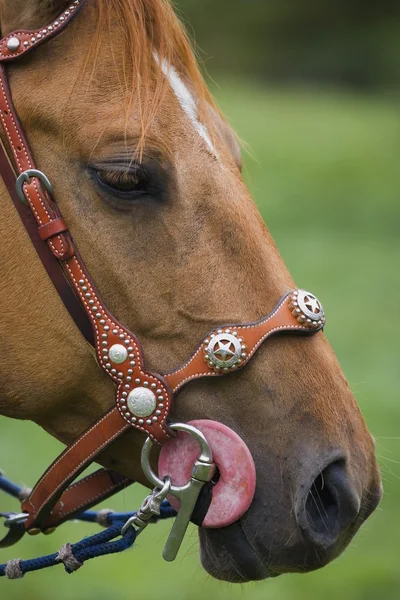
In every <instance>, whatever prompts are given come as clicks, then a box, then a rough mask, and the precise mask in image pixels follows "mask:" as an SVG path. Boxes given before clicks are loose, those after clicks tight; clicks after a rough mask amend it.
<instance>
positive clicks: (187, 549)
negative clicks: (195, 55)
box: [0, 0, 400, 600]
mask: <svg viewBox="0 0 400 600" xmlns="http://www.w3.org/2000/svg"><path fill="white" fill-rule="evenodd" d="M179 6H180V8H181V9H182V10H183V11H184V12H185V14H186V15H187V17H185V20H188V21H190V22H191V25H192V27H193V29H194V30H195V31H196V38H197V40H198V42H199V43H200V44H201V46H202V48H203V49H204V50H205V52H206V53H207V54H206V56H207V55H208V56H209V58H207V59H206V60H205V63H206V67H207V69H208V71H209V72H210V73H211V74H212V76H213V77H214V79H215V80H217V82H218V85H219V87H215V86H214V88H215V94H216V97H217V100H218V102H219V104H220V106H221V108H222V110H223V111H224V112H225V114H226V115H227V117H228V119H229V120H230V122H231V123H232V125H233V126H234V128H235V129H236V130H237V131H238V133H239V134H240V136H241V137H242V138H243V139H244V140H245V141H246V142H247V143H248V145H249V148H250V150H251V155H247V154H245V177H246V180H247V181H248V184H249V187H250V189H251V191H252V193H253V195H254V197H255V200H256V202H257V204H258V206H259V208H260V210H261V212H262V214H263V216H264V218H265V220H266V222H267V224H268V226H269V228H270V230H271V232H272V234H273V236H274V237H275V240H276V242H277V244H278V246H279V248H280V250H281V253H282V255H283V257H284V259H285V260H286V262H287V264H288V266H289V268H290V270H291V272H292V273H293V275H294V277H295V279H296V280H297V282H298V283H299V284H300V285H301V286H304V287H305V288H309V289H312V290H314V291H315V292H316V294H317V295H318V296H319V297H320V298H322V300H323V302H324V306H325V309H326V312H327V313H328V317H329V318H328V325H327V327H326V333H327V335H328V337H329V339H330V341H331V343H332V345H333V347H334V348H335V350H336V352H337V354H338V356H339V359H340V361H341V363H342V366H343V369H344V371H345V373H346V375H347V377H348V379H349V381H350V384H351V386H352V388H353V390H354V392H355V394H356V397H357V399H358V402H359V404H360V407H361V409H362V411H363V413H364V415H365V417H366V420H367V422H368V424H369V426H370V428H371V430H372V432H373V434H374V435H375V437H376V440H377V453H378V456H379V461H380V465H381V468H382V474H383V480H384V486H385V495H384V499H383V501H382V503H381V505H380V507H379V509H378V510H377V511H376V513H375V514H374V515H373V516H372V517H371V519H370V520H368V522H367V523H366V524H365V526H363V528H362V530H361V531H360V533H359V534H358V535H357V537H356V539H355V540H354V542H353V543H352V545H351V546H350V548H349V549H348V550H347V551H346V552H345V553H344V555H343V556H342V557H340V558H339V559H338V560H336V561H335V562H334V563H332V564H331V565H329V566H328V567H326V568H324V569H323V570H321V571H319V572H316V573H312V574H309V575H291V576H285V577H281V578H278V579H276V580H271V581H267V582H261V583H254V584H248V585H245V586H237V585H229V584H225V583H220V582H216V581H214V580H212V579H211V578H210V577H208V576H207V575H206V574H205V573H204V572H203V571H202V569H201V567H200V564H199V559H198V548H197V538H196V531H195V528H193V529H192V530H191V534H190V535H189V536H188V537H187V539H186V541H185V545H184V548H183V551H182V552H181V554H180V556H179V558H178V560H177V561H176V562H175V563H173V564H172V565H170V564H167V563H164V562H163V561H162V559H161V552H162V548H163V543H164V541H165V539H166V536H167V533H168V530H169V527H170V525H168V524H160V525H157V526H154V527H151V528H149V529H148V530H147V531H146V533H145V534H144V535H143V536H142V537H141V538H140V539H139V541H138V543H137V545H136V547H135V548H134V549H132V550H131V551H128V552H126V553H125V554H123V555H121V556H117V557H110V558H108V557H107V558H104V559H97V560H96V561H94V562H92V563H88V564H87V565H85V567H84V568H83V569H82V570H81V571H79V572H77V573H76V574H74V575H72V576H67V575H65V574H64V573H63V570H62V568H61V567H60V568H58V569H55V570H52V571H48V572H45V573H40V574H34V575H30V576H27V577H26V578H25V579H24V580H22V581H17V582H9V581H4V580H2V581H1V582H0V597H1V598H4V599H6V600H20V599H21V598H25V597H27V598H29V599H30V600H47V599H50V598H57V600H64V599H65V600H67V599H70V598H75V599H77V600H80V599H87V600H106V599H107V600H109V599H111V598H112V599H113V600H125V599H127V598H136V599H138V600H159V598H163V600H180V599H182V600H183V599H185V600H186V599H191V600H192V599H193V600H200V599H203V598H204V597H208V598H211V599H213V598H218V599H221V600H224V599H228V598H229V599H230V600H231V599H232V600H233V599H235V598H238V599H239V598H245V599H246V600H261V599H263V600H306V599H307V600H309V599H310V598H311V599H313V598H317V597H320V596H321V595H322V596H323V598H324V600H336V599H337V598H343V599H345V600H347V599H348V600H376V599H377V598H379V599H382V600H398V599H399V598H400V566H399V554H400V553H399V550H400V510H399V502H400V432H399V426H400V404H399V393H398V388H399V383H400V377H399V351H398V349H399V339H400V317H399V296H398V295H397V294H400V285H399V264H400V245H399V242H398V230H399V226H400V208H399V200H400V176H399V161H398V156H399V152H400V112H399V107H398V100H397V99H398V83H399V78H400V69H399V68H398V67H399V60H400V58H399V57H400V52H398V50H400V49H399V47H398V46H399V40H400V35H399V33H400V27H399V20H398V18H397V17H398V12H399V6H400V5H399V3H398V2H396V3H395V2H393V3H391V2H380V3H376V2H366V1H365V2H363V3H361V2H354V1H353V2H340V1H339V2H335V3H332V2H325V1H321V2H318V3H316V2H313V1H312V0H307V1H303V2H296V1H295V0H292V1H287V2H277V1H275V2H274V1H267V0H263V1H261V0H260V1H256V0H248V1H247V2H243V1H241V2H239V1H238V0H231V2H229V3H228V2H227V1H226V0H182V1H181V2H180V3H179ZM396 13H397V14H396ZM60 449H61V447H60V445H59V444H58V443H57V442H56V441H54V440H52V439H50V438H49V437H48V436H47V435H46V434H44V433H43V432H42V431H41V430H40V429H39V428H37V427H36V426H34V425H32V424H29V423H17V422H12V421H9V420H6V419H2V418H1V419H0V456H1V460H0V465H1V467H3V468H4V469H7V473H8V474H9V476H10V477H12V478H13V479H14V480H16V481H18V482H23V483H26V484H32V483H33V482H34V481H35V480H36V479H37V478H38V477H39V475H40V474H41V473H42V471H43V470H44V469H45V468H46V467H47V466H48V463H49V461H50V460H51V459H52V457H54V456H55V455H56V454H57V453H58V452H59V451H60ZM143 494H144V491H143V489H140V488H139V486H137V487H136V489H132V490H130V491H126V492H124V493H123V494H121V495H120V497H119V498H118V499H116V500H114V501H112V502H108V503H107V504H108V505H112V506H113V507H115V508H120V509H124V510H130V509H133V508H134V507H137V506H138V505H139V504H140V502H141V500H142V498H143ZM11 505H12V502H11V503H10V501H9V500H6V499H5V498H3V497H0V510H5V509H10V508H11ZM94 531H97V529H96V528H95V527H94V526H90V525H81V524H79V525H77V524H68V525H64V526H63V527H62V528H61V529H60V530H59V531H57V532H56V533H55V534H54V535H52V536H49V537H43V536H40V537H36V538H27V539H26V540H24V541H23V542H22V543H21V544H20V545H19V546H18V547H16V548H15V549H12V550H11V552H10V550H8V551H0V562H4V561H6V560H7V559H9V558H10V557H11V555H12V556H13V557H14V555H15V553H17V555H18V557H23V558H28V557H30V556H33V555H38V554H42V553H47V552H53V551H54V550H56V549H57V548H59V547H60V546H61V544H63V543H64V542H65V541H66V540H68V541H71V542H72V541H76V540H78V539H80V538H82V537H83V536H84V535H86V534H89V533H91V532H94Z"/></svg>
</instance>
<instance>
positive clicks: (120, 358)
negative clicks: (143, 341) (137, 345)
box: [108, 344, 128, 365]
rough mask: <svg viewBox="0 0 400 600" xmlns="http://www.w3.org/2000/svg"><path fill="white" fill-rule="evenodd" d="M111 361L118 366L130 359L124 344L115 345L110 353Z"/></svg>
mask: <svg viewBox="0 0 400 600" xmlns="http://www.w3.org/2000/svg"><path fill="white" fill-rule="evenodd" d="M108 355H109V357H110V360H111V361H112V362H113V363H115V364H116V365H121V364H122V363H123V362H125V361H126V359H127V358H128V352H127V351H126V348H125V346H122V344H114V345H113V346H111V348H110V351H109V353H108Z"/></svg>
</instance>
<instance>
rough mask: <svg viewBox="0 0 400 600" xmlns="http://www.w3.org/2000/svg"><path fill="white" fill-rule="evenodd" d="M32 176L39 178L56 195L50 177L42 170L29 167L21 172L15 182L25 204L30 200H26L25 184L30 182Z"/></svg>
mask: <svg viewBox="0 0 400 600" xmlns="http://www.w3.org/2000/svg"><path fill="white" fill-rule="evenodd" d="M32 177H36V178H37V179H39V181H40V183H42V184H43V185H44V187H45V188H46V190H47V192H48V193H49V194H50V196H53V195H54V192H53V186H52V185H51V183H50V180H49V178H48V177H47V176H46V175H45V174H44V173H42V171H38V170H37V169H28V170H27V171H24V172H23V173H21V175H20V176H19V177H18V178H17V181H16V182H15V189H16V190H17V194H18V198H19V199H20V200H21V202H22V203H23V204H26V205H28V202H27V201H26V198H25V194H24V184H25V183H30V181H31V179H32Z"/></svg>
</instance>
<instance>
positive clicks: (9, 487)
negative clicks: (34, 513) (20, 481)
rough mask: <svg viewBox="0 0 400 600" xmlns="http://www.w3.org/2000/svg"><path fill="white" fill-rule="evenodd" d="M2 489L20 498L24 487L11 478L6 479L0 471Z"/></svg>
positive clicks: (0, 488)
mask: <svg viewBox="0 0 400 600" xmlns="http://www.w3.org/2000/svg"><path fill="white" fill-rule="evenodd" d="M0 490H1V491H2V492H5V493H6V494H8V495H9V496H12V497H13V498H17V500H19V498H20V495H21V493H22V491H23V488H21V487H19V485H16V484H15V483H13V482H12V481H10V480H9V479H6V478H5V477H4V475H3V474H2V473H1V471H0Z"/></svg>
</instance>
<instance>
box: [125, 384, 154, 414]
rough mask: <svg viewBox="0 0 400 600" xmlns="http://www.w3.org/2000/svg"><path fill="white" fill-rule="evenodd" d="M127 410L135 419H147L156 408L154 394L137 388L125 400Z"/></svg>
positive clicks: (145, 389)
mask: <svg viewBox="0 0 400 600" xmlns="http://www.w3.org/2000/svg"><path fill="white" fill-rule="evenodd" d="M127 404H128V408H129V410H130V411H131V413H132V414H134V415H135V416H136V417H149V416H150V415H151V413H152V412H154V410H155V408H156V406H157V400H156V396H155V394H153V392H152V391H151V390H149V389H148V388H144V387H138V388H135V389H134V390H132V391H131V393H130V394H129V396H128V399H127Z"/></svg>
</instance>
